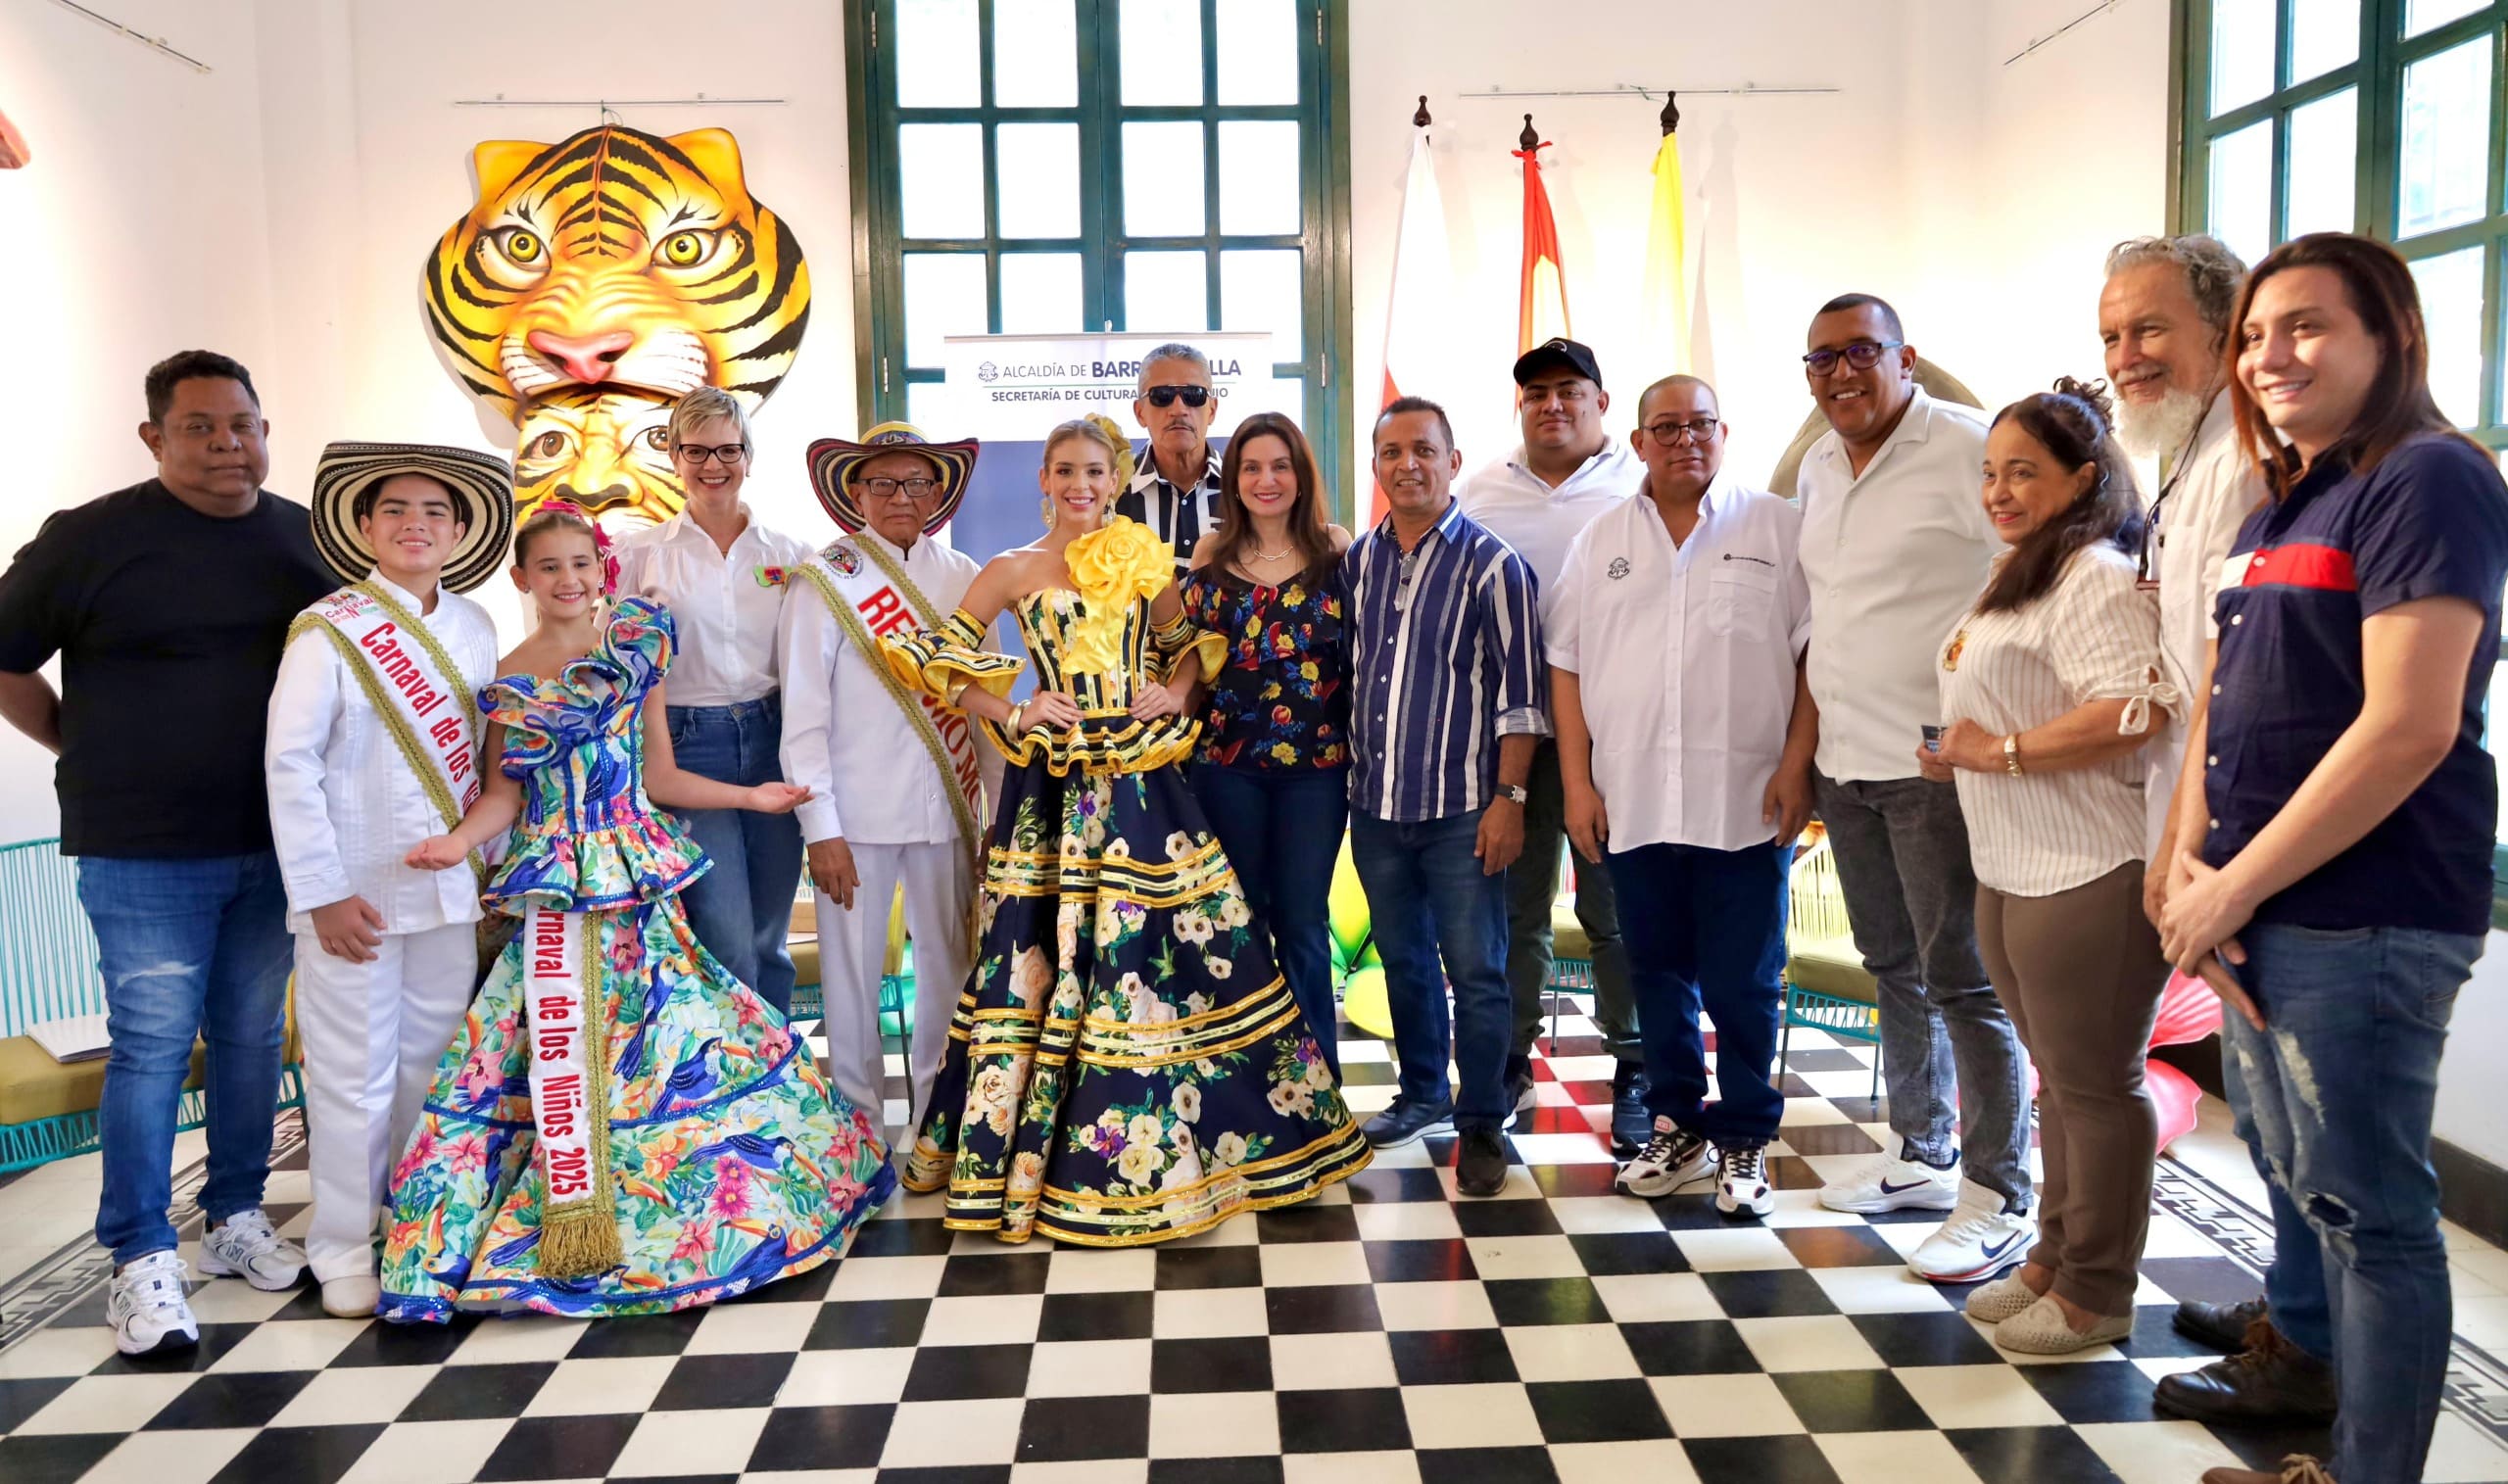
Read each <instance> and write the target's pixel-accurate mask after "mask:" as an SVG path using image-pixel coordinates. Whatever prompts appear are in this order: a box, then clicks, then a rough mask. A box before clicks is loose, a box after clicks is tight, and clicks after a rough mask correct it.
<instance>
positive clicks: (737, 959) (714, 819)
mask: <svg viewBox="0 0 2508 1484" xmlns="http://www.w3.org/2000/svg"><path fill="white" fill-rule="evenodd" d="M783 744H784V697H783V696H782V695H780V694H770V695H768V696H766V697H765V698H764V699H763V700H745V701H741V702H739V703H738V704H736V705H729V706H672V707H671V708H670V749H671V752H672V754H673V756H675V757H676V758H677V759H678V762H679V765H680V766H681V767H683V768H686V769H687V770H688V771H689V772H691V773H695V774H699V775H700V776H702V777H705V778H710V779H713V780H714V781H715V782H716V783H725V784H737V785H739V786H741V787H742V788H745V789H747V788H754V787H755V786H757V785H759V784H772V783H781V782H782V781H783V779H784V764H783V762H782V760H781V759H780V758H779V757H778V756H777V753H778V751H779V749H780V748H781V747H782V746H783ZM672 812H673V813H675V814H676V815H677V816H678V817H679V820H680V822H681V823H682V824H685V825H686V826H687V827H688V833H689V834H690V835H691V836H693V837H695V838H696V840H697V843H698V844H699V846H700V847H702V848H703V850H704V851H705V854H706V857H707V858H708V859H710V860H712V861H713V863H714V869H712V870H711V871H708V872H706V873H705V874H704V875H703V876H700V877H699V878H698V879H697V880H695V881H693V882H691V883H689V884H688V886H687V889H685V890H683V891H681V892H680V894H679V905H680V910H681V911H683V912H686V913H687V914H688V927H689V931H690V932H692V933H696V934H697V940H698V941H699V942H700V943H702V944H704V945H705V951H706V952H708V953H710V954H712V955H714V958H715V960H716V961H717V962H719V963H721V964H722V966H723V967H724V968H725V969H728V970H730V971H731V975H732V978H734V979H736V980H739V981H741V982H742V983H744V984H747V985H748V986H749V987H750V988H751V989H754V990H756V991H757V997H758V998H759V999H762V1000H764V1001H766V1002H767V1003H768V1004H770V1005H773V1006H774V1007H775V1008H776V1009H777V1010H778V1011H779V1012H782V1013H784V1014H788V1015H789V1014H791V1013H792V1009H793V950H792V947H791V942H792V937H793V900H794V897H795V896H796V894H797V893H798V892H799V891H800V888H801V826H800V822H799V821H797V820H796V819H794V818H793V816H791V815H790V814H758V813H754V812H752V811H750V810H748V809H680V810H674V811H672Z"/></svg>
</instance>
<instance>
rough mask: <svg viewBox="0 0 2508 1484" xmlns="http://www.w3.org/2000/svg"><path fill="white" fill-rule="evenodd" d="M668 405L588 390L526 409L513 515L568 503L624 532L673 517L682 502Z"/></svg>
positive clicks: (571, 390)
mask: <svg viewBox="0 0 2508 1484" xmlns="http://www.w3.org/2000/svg"><path fill="white" fill-rule="evenodd" d="M670 407H671V402H670V399H669V398H666V397H655V396H653V395H651V393H645V392H635V391H627V390H619V391H608V392H604V391H603V390H601V389H599V388H588V387H568V388H566V389H564V390H563V391H559V392H556V393H554V394H552V395H551V396H549V397H547V398H545V399H543V400H541V401H539V402H535V403H533V404H532V405H531V407H530V409H529V410H528V411H527V412H526V413H525V414H524V416H523V420H522V433H521V438H520V441H519V442H518V443H517V444H516V445H515V447H514V454H513V499H514V510H515V514H516V516H517V517H521V516H527V515H529V514H530V513H531V511H532V508H533V507H534V506H535V505H537V504H539V503H540V502H542V501H544V500H568V501H572V502H574V503H576V504H578V505H581V506H582V507H583V508H584V509H586V510H588V511H590V512H591V513H592V516H593V518H594V519H596V520H598V521H600V522H601V524H602V527H603V529H604V530H607V531H610V532H612V533H624V532H627V531H632V530H635V529H636V528H638V527H640V526H650V525H659V524H661V523H662V522H663V521H665V520H668V519H670V518H671V517H672V516H674V515H676V514H678V513H679V512H680V510H681V509H682V508H683V507H685V506H686V505H687V503H688V497H687V495H686V494H685V493H683V492H682V491H681V489H680V485H679V474H678V472H677V471H676V470H674V469H673V468H672V467H671V461H670V445H669V439H668V436H667V435H668V433H669V431H670Z"/></svg>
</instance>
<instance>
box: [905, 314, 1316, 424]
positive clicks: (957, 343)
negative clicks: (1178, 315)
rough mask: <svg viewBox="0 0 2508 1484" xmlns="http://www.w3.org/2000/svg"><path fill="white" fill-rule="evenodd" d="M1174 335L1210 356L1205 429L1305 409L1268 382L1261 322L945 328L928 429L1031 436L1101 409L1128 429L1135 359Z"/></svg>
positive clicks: (1266, 337) (1267, 346)
mask: <svg viewBox="0 0 2508 1484" xmlns="http://www.w3.org/2000/svg"><path fill="white" fill-rule="evenodd" d="M1171 341H1182V342H1183V343H1184V344H1186V345H1189V346H1191V347H1193V348H1194V349H1195V350H1197V351H1200V352H1201V353H1202V354H1203V355H1205V356H1207V357H1209V358H1210V361H1211V386H1212V388H1213V389H1214V390H1215V391H1217V392H1218V393H1219V414H1218V416H1217V417H1216V418H1214V419H1213V420H1212V422H1211V434H1212V436H1213V437H1217V438H1226V437H1227V436H1228V435H1229V434H1230V432H1231V431H1233V430H1234V428H1235V427H1236V424H1237V423H1238V422H1239V421H1240V420H1241V419H1243V418H1245V417H1248V416H1251V415H1252V414H1254V413H1256V412H1286V413H1288V414H1289V415H1290V416H1292V417H1302V416H1303V415H1304V411H1305V409H1304V408H1302V407H1293V406H1283V405H1282V397H1281V394H1280V392H1279V390H1278V389H1276V388H1275V386H1274V385H1273V382H1272V333H1271V331H1269V330H1259V331H1236V332H1231V333H1224V334H1222V333H1213V334H1182V335H1132V334H1124V335H1114V334H1107V335H950V336H947V337H944V338H943V340H942V341H941V346H942V351H941V357H940V363H941V365H942V367H943V368H945V369H946V370H947V372H948V381H947V383H946V385H947V387H948V396H947V398H946V399H945V401H946V404H947V406H948V407H949V411H948V413H947V414H946V415H947V420H946V421H944V422H943V423H942V424H941V427H942V428H944V429H946V432H945V433H943V432H939V431H934V430H931V429H927V430H926V431H927V432H930V433H931V434H932V436H933V437H936V438H940V437H948V438H980V439H983V440H985V441H986V442H988V443H993V442H1017V441H1028V442H1034V441H1036V440H1037V439H1041V438H1042V437H1044V435H1045V430H1046V429H1048V428H1050V427H1052V426H1053V425H1054V424H1055V423H1058V422H1064V421H1068V420H1069V419H1071V418H1074V417H1079V416H1083V415H1085V414H1086V413H1089V412H1103V413H1104V414H1106V415H1107V416H1109V417H1112V418H1113V419H1115V421H1116V422H1117V423H1119V424H1121V425H1122V426H1123V428H1124V429H1125V430H1126V431H1127V432H1134V433H1136V432H1137V429H1136V428H1135V427H1134V425H1133V415H1132V407H1133V399H1134V398H1136V397H1138V396H1139V395H1140V358H1141V356H1142V355H1143V354H1144V353H1145V352H1148V351H1150V350H1153V349H1155V348H1156V347H1158V346H1162V345H1165V344H1168V343H1169V342H1171Z"/></svg>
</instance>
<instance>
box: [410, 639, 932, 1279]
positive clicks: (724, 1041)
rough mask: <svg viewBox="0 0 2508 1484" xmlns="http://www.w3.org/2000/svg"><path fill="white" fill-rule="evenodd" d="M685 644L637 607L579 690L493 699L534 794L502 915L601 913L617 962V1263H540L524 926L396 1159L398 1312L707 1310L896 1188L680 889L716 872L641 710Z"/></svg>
mask: <svg viewBox="0 0 2508 1484" xmlns="http://www.w3.org/2000/svg"><path fill="white" fill-rule="evenodd" d="M674 644H675V633H674V630H673V628H672V625H671V618H670V614H669V612H668V611H667V610H665V609H663V608H662V607H660V606H659V605H657V604H654V603H651V602H648V601H645V600H644V599H641V598H627V599H624V600H622V601H621V602H620V603H619V604H618V607H617V610H616V612H615V613H614V614H613V616H612V617H611V619H610V621H609V624H608V628H607V631H606V633H605V634H604V635H603V641H602V645H601V647H600V649H599V650H598V651H596V652H595V653H593V654H591V655H589V656H587V657H586V658H583V659H580V660H576V661H574V662H573V663H571V664H569V665H567V666H566V668H565V671H564V673H563V675H562V676H561V677H560V678H559V679H557V680H554V681H550V680H541V679H538V678H537V677H534V676H529V675H512V676H507V677H506V678H504V679H502V680H499V681H496V682H495V683H493V684H491V685H490V686H488V687H487V689H486V690H485V691H483V692H482V693H481V694H480V709H481V711H482V712H483V713H484V714H485V715H486V716H487V718H488V719H490V720H494V721H498V722H502V723H504V724H505V726H506V746H505V755H504V757H503V758H502V759H501V763H502V766H503V767H504V769H505V771H506V775H507V776H508V777H512V778H517V779H519V780H521V781H522V785H523V792H524V812H523V816H522V820H521V823H520V824H519V825H517V826H516V827H515V829H514V832H513V834H512V836H511V838H510V839H509V840H508V842H507V848H506V858H505V860H504V862H503V863H502V864H501V865H500V866H499V867H498V868H497V870H496V873H495V875H494V876H493V877H492V878H491V881H490V884H489V886H488V889H487V893H486V894H487V901H488V905H489V908H490V910H491V911H502V912H504V913H506V914H507V915H510V916H516V917H520V916H523V915H525V914H526V913H528V912H529V911H531V910H532V909H534V908H546V909H550V910H555V911H566V912H582V913H585V914H586V915H587V920H588V921H587V937H588V941H589V943H590V945H591V947H590V951H589V953H588V955H587V957H588V958H590V954H591V953H597V954H598V958H597V959H591V963H592V964H593V965H594V966H595V968H596V969H597V973H598V1003H599V1005H600V1008H601V1009H602V1010H603V1012H604V1013H603V1015H602V1016H601V1020H602V1021H603V1022H605V1024H606V1034H605V1036H604V1035H599V1034H588V1035H587V1039H588V1040H593V1041H597V1042H598V1043H600V1044H601V1045H603V1046H605V1048H606V1055H605V1058H604V1059H603V1065H605V1067H606V1070H607V1074H608V1076H607V1079H606V1090H607V1096H606V1102H607V1114H608V1117H607V1142H606V1155H607V1184H608V1189H609V1194H610V1200H611V1204H612V1206H613V1207H614V1212H613V1214H614V1216H615V1219H616V1223H617V1233H618V1250H619V1253H620V1260H619V1261H618V1263H617V1264H616V1266H614V1267H612V1268H610V1269H608V1270H607V1271H604V1272H600V1273H597V1274H594V1275H591V1276H584V1277H572V1278H551V1277H548V1276H545V1275H544V1274H543V1273H542V1272H541V1271H540V1268H539V1264H538V1256H539V1253H540V1251H541V1237H542V1235H543V1230H542V1215H543V1203H544V1197H545V1192H546V1188H547V1179H546V1171H545V1169H544V1166H545V1164H546V1163H547V1162H546V1161H544V1160H542V1159H536V1158H534V1151H535V1148H536V1140H537V1132H538V1130H537V1127H536V1125H535V1124H534V1120H533V1102H532V1089H531V1084H530V1080H529V1076H530V1067H531V1056H532V1052H533V1049H534V1038H533V1036H532V1035H531V1033H530V1032H529V1031H528V1030H527V1029H525V1027H524V1021H523V1014H522V1012H523V1003H524V988H525V967H524V958H525V947H526V944H525V941H524V939H525V936H526V935H527V934H522V933H517V934H516V935H515V936H514V937H513V939H512V941H510V942H509V943H507V944H506V949H505V951H504V954H503V955H502V957H500V959H499V960H498V962H497V965H496V967H495V969H494V970H493V971H492V972H491V973H490V975H489V977H488V982H487V984H486V986H485V987H484V988H482V989H481V990H480V992H479V995H478V998H477V999H476V1000H475V1001H473V1003H472V1004H471V1007H470V1012H469V1016H468V1018H467V1019H466V1020H465V1021H464V1023H463V1025H462V1028H461V1029H460V1031H459V1032H458V1034H456V1035H455V1037H454V1040H453V1044H452V1045H451V1046H450V1047H449V1048H447V1050H446V1051H445V1053H444V1059H443V1061H442V1062H441V1063H440V1064H439V1065H438V1067H437V1069H436V1077H435V1085H434V1087H433V1088H432V1089H431V1090H430V1091H429V1092H428V1095H427V1102H426V1108H425V1112H424V1114H423V1116H422V1117H421V1118H420V1120H419V1124H418V1128H417V1131H416V1134H415V1135H414V1137H413V1138H412V1139H411V1141H410V1147H409V1149H408V1151H407V1152H406V1153H405V1154H404V1155H403V1156H402V1158H401V1161H400V1163H399V1165H398V1167H397V1168H396V1169H395V1170H394V1172H393V1175H392V1183H391V1191H390V1195H389V1197H388V1205H387V1211H386V1226H385V1245H384V1254H383V1300H382V1303H381V1305H380V1306H379V1311H378V1312H380V1313H381V1314H382V1316H384V1317H386V1318H390V1319H404V1320H407V1319H431V1320H443V1319H447V1318H450V1317H451V1316H452V1315H453V1313H454V1312H455V1311H456V1310H478V1311H490V1312H497V1311H514V1310H538V1311H541V1312H544V1313H549V1314H560V1315H574V1316H585V1315H592V1316H605V1315H629V1314H659V1313H662V1312H665V1311H668V1310H674V1309H685V1308H689V1307H692V1306H695V1305H699V1304H706V1303H710V1302H712V1301H713V1300H715V1299H717V1298H724V1297H729V1296H731V1295H734V1294H739V1293H743V1292H746V1291H748V1289H750V1288H753V1287H756V1286H758V1285H759V1284H763V1283H769V1282H772V1281H774V1280H775V1279H777V1278H781V1277H787V1276H790V1275H791V1274H793V1273H796V1272H800V1271H802V1270H804V1269H810V1268H814V1267H817V1266H818V1265H820V1264H822V1263H825V1262H828V1261H829V1260H831V1259H833V1258H834V1257H836V1255H837V1253H838V1250H839V1249H840V1248H841V1247H843V1245H844V1239H845V1236H846V1234H847V1233H848V1232H850V1231H851V1230H852V1229H853V1227H854V1225H855V1224H856V1223H857V1222H859V1221H861V1220H862V1219H863V1218H864V1217H866V1216H868V1215H869V1214H870V1213H871V1212H872V1211H874V1210H876V1209H877V1208H878V1207H879V1205H880V1203H881V1202H882V1201H883V1200H885V1199H886V1198H887V1197H888V1195H889V1193H890V1191H891V1190H892V1188H893V1186H894V1175H893V1174H892V1173H891V1171H890V1169H889V1165H888V1155H887V1150H886V1149H885V1148H883V1147H882V1144H881V1141H880V1137H879V1131H878V1126H877V1125H876V1123H875V1122H874V1120H873V1119H872V1118H870V1117H869V1116H866V1115H865V1114H863V1113H862V1112H860V1111H859V1110H857V1109H855V1108H854V1107H853V1106H852V1105H851V1104H850V1103H848V1102H846V1101H845V1100H844V1096H843V1095H842V1094H840V1093H838V1092H837V1091H836V1090H835V1089H834V1088H833V1087H832V1086H830V1085H829V1083H828V1080H827V1078H826V1077H825V1076H823V1075H822V1073H821V1072H820V1069H819V1067H818V1065H817V1064H816V1063H815V1062H814V1061H812V1060H811V1057H810V1054H809V1051H808V1049H807V1048H806V1047H805V1046H804V1045H803V1044H802V1043H801V1041H800V1040H799V1038H798V1037H796V1036H795V1035H794V1034H793V1033H792V1031H791V1030H790V1029H788V1028H787V1027H786V1025H785V1023H784V1019H783V1017H782V1016H780V1015H778V1014H777V1013H776V1012H775V1011H774V1009H773V1008H772V1007H770V1006H768V1005H767V1004H766V1003H765V1002H764V1001H762V1000H760V999H759V998H758V997H757V996H756V994H755V993H754V992H752V991H751V990H750V989H749V988H748V986H747V985H744V984H742V983H741V982H740V981H737V980H735V979H733V978H732V976H731V975H730V973H729V972H727V971H726V970H725V969H724V968H723V966H722V965H721V964H719V963H717V962H715V961H714V959H713V958H712V956H711V955H709V954H707V953H706V952H705V950H704V949H703V948H702V947H700V946H699V944H698V942H697V938H696V936H695V934H693V933H691V932H690V931H689V927H688V920H687V918H686V917H685V916H684V915H683V914H682V913H681V911H680V906H679V901H678V896H677V893H678V892H679V890H680V889H681V888H682V887H684V886H687V885H688V883H689V882H691V881H693V880H695V879H696V877H697V876H698V875H699V873H701V872H703V871H704V870H705V869H706V868H707V866H708V864H709V863H708V862H707V861H706V860H705V858H704V857H703V855H702V854H701V853H700V852H699V850H698V848H697V846H696V845H695V844H694V843H693V842H692V841H691V840H690V839H689V838H687V837H686V836H685V835H683V834H682V833H681V831H680V828H679V826H678V825H677V824H676V823H674V822H673V821H672V820H671V819H670V818H669V817H668V816H666V815H663V814H660V813H657V812H655V811H654V810H653V808H652V807H651V804H650V803H649V802H648V801H647V799H646V797H645V789H644V728H643V726H642V723H641V717H642V714H643V701H644V698H645V694H646V693H647V692H649V691H651V689H652V687H653V685H654V683H655V682H656V681H658V680H660V679H661V677H662V672H663V671H664V670H666V669H668V668H669V665H670V659H671V653H672V649H673V647H674ZM587 978H588V979H589V978H590V975H589V973H588V975H587ZM586 998H587V1000H591V999H593V998H594V995H593V994H592V993H590V992H588V993H587V995H586Z"/></svg>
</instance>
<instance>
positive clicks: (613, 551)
mask: <svg viewBox="0 0 2508 1484" xmlns="http://www.w3.org/2000/svg"><path fill="white" fill-rule="evenodd" d="M534 510H535V513H537V511H539V510H555V511H556V512H557V513H558V514H560V515H572V516H573V517H575V519H577V520H580V521H582V522H583V523H584V527H585V529H587V530H589V531H591V532H592V550H593V553H594V554H595V555H597V556H599V557H600V558H601V596H602V597H603V598H615V597H617V596H618V547H617V544H616V543H614V542H612V541H611V540H610V539H609V533H608V532H607V531H604V530H603V529H602V528H601V522H600V521H598V520H595V519H593V518H592V512H591V511H589V510H587V509H585V508H584V507H583V506H582V505H579V504H577V503H574V502H573V501H571V500H544V501H542V502H540V503H539V504H538V505H537V506H535V507H534Z"/></svg>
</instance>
